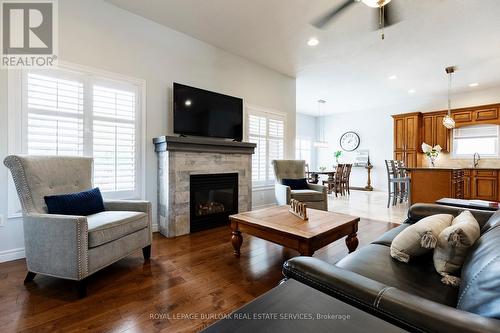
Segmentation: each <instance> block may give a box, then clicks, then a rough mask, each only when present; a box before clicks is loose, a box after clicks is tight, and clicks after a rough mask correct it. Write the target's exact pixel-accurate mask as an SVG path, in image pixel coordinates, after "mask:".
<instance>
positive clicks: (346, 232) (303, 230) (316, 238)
mask: <svg viewBox="0 0 500 333" xmlns="http://www.w3.org/2000/svg"><path fill="white" fill-rule="evenodd" d="M289 208H290V206H277V207H271V208H265V209H259V210H254V211H250V212H245V213H240V214H236V215H231V216H229V219H230V220H231V229H232V237H231V243H232V244H233V248H234V252H233V253H234V255H235V256H238V257H239V256H240V248H241V244H242V243H243V236H242V235H241V233H242V232H244V233H246V234H249V235H252V236H256V237H259V238H262V239H265V240H267V241H270V242H273V243H276V244H279V245H282V246H284V247H288V248H290V249H294V250H297V251H299V252H300V254H301V255H303V256H312V255H313V254H314V252H315V251H316V250H318V249H320V248H322V247H324V246H326V245H328V244H330V243H332V242H334V241H336V240H338V239H340V238H342V237H346V236H347V238H346V240H345V242H346V245H347V248H348V249H349V253H351V252H353V251H354V250H356V248H357V247H358V238H357V235H356V233H357V231H358V222H359V217H355V216H350V215H345V214H337V213H332V212H325V211H322V210H316V209H307V215H308V217H309V220H308V221H304V220H302V219H301V218H299V217H297V216H295V215H293V214H291V213H290V212H289V211H288V209H289Z"/></svg>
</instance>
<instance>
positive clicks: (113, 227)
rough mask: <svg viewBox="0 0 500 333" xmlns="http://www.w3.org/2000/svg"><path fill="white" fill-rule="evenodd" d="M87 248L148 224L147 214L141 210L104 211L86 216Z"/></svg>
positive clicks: (112, 239) (117, 237)
mask: <svg viewBox="0 0 500 333" xmlns="http://www.w3.org/2000/svg"><path fill="white" fill-rule="evenodd" d="M87 223H88V228H89V229H88V230H89V231H88V232H89V248H93V247H97V246H100V245H103V244H106V243H108V242H111V241H114V240H117V239H119V238H121V237H123V236H126V235H128V234H131V233H134V232H136V231H138V230H141V229H144V228H146V227H147V226H148V225H149V221H148V215H147V214H145V213H141V212H130V211H105V212H100V213H97V214H92V215H89V216H87Z"/></svg>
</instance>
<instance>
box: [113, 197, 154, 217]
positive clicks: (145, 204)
mask: <svg viewBox="0 0 500 333" xmlns="http://www.w3.org/2000/svg"><path fill="white" fill-rule="evenodd" d="M104 209H105V210H119V211H129V212H142V213H146V214H148V215H149V216H151V202H149V201H143V200H104Z"/></svg>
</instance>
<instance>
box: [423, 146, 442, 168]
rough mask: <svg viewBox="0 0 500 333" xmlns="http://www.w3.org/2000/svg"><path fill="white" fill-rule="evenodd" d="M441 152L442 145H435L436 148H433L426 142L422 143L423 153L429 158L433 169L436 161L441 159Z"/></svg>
mask: <svg viewBox="0 0 500 333" xmlns="http://www.w3.org/2000/svg"><path fill="white" fill-rule="evenodd" d="M441 150H442V148H441V146H440V145H435V146H434V147H432V146H431V145H428V144H427V143H425V142H424V143H422V151H423V152H424V154H425V156H427V158H428V159H429V161H430V162H431V165H432V166H433V167H434V166H435V163H436V159H437V158H438V157H439V154H440V153H441Z"/></svg>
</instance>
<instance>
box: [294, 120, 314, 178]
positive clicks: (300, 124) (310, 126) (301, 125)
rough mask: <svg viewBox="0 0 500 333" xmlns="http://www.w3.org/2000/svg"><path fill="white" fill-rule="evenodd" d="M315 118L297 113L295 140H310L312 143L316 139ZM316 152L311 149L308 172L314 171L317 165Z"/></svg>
mask: <svg viewBox="0 0 500 333" xmlns="http://www.w3.org/2000/svg"><path fill="white" fill-rule="evenodd" d="M316 121H317V119H316V117H314V116H310V115H306V114H302V113H297V130H296V132H297V138H301V139H307V140H311V142H314V141H315V140H316V139H318V138H317V130H316ZM316 161H317V151H316V149H314V148H313V149H312V152H311V163H310V165H309V168H310V170H316V169H317V165H316Z"/></svg>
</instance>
